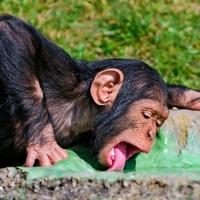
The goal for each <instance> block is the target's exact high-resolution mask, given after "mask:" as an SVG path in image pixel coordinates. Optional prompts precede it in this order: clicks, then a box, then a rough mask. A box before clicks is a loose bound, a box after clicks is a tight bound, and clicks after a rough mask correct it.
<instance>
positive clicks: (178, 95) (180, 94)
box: [167, 84, 200, 110]
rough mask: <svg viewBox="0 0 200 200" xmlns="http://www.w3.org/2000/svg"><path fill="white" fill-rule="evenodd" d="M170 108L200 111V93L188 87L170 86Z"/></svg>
mask: <svg viewBox="0 0 200 200" xmlns="http://www.w3.org/2000/svg"><path fill="white" fill-rule="evenodd" d="M167 87H168V98H169V99H168V105H169V107H170V108H171V107H177V108H185V109H190V110H200V91H198V90H192V89H190V88H187V87H186V86H181V85H172V84H168V85H167Z"/></svg>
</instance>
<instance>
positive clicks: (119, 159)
mask: <svg viewBox="0 0 200 200" xmlns="http://www.w3.org/2000/svg"><path fill="white" fill-rule="evenodd" d="M114 152H115V158H114V161H113V164H112V167H110V168H109V169H108V171H111V170H122V169H123V168H124V165H125V162H126V152H127V143H126V142H120V143H119V144H118V145H116V146H115V148H114Z"/></svg>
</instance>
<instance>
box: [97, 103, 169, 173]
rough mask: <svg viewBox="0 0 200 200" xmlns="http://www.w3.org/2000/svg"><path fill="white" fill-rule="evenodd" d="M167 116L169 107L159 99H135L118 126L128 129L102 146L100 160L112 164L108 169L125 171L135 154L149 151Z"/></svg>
mask: <svg viewBox="0 0 200 200" xmlns="http://www.w3.org/2000/svg"><path fill="white" fill-rule="evenodd" d="M167 117H168V108H167V107H166V106H165V105H164V104H161V103H159V102H158V101H154V100H150V99H143V100H139V101H137V102H134V103H133V104H132V106H131V107H130V109H129V110H128V112H127V114H126V116H125V117H122V121H121V122H120V123H119V127H116V128H120V126H124V127H126V128H125V129H124V130H123V131H122V132H120V133H119V134H118V135H116V136H115V137H114V138H112V140H111V141H108V142H107V143H106V144H105V145H104V146H103V148H102V149H101V151H100V153H99V162H100V163H101V164H103V165H106V166H108V167H110V168H109V170H122V169H123V167H124V165H125V162H126V161H127V160H128V159H129V158H130V157H132V156H133V155H134V154H135V153H138V152H144V153H148V152H149V151H150V149H151V147H152V145H153V142H154V139H155V136H156V132H157V131H158V130H159V128H160V126H161V125H162V124H163V123H164V121H165V120H166V119H167Z"/></svg>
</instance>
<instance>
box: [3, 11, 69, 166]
mask: <svg viewBox="0 0 200 200" xmlns="http://www.w3.org/2000/svg"><path fill="white" fill-rule="evenodd" d="M44 43H45V45H46V47H45V45H44ZM49 44H50V43H49ZM0 48H1V50H0V81H1V84H2V85H3V87H4V89H5V94H6V98H7V102H8V103H9V104H10V107H11V109H10V115H11V116H12V122H13V123H14V124H16V125H17V124H21V126H22V134H21V135H22V137H25V141H26V146H27V159H26V163H25V166H33V165H34V162H35V160H36V159H38V160H39V164H40V165H43V166H44V165H46V166H49V165H51V164H53V163H55V162H57V161H58V160H60V159H63V158H67V156H68V155H67V153H66V152H65V150H63V149H62V148H60V147H59V146H58V144H57V143H56V141H55V139H54V133H53V128H52V124H51V123H50V120H49V117H48V111H47V108H46V101H45V96H44V93H43V90H42V89H41V82H42V80H40V79H41V77H42V76H40V73H41V71H42V70H41V69H40V68H41V65H42V64H43V63H44V61H42V59H43V58H42V57H41V56H40V54H42V53H43V51H44V50H45V49H48V48H49V49H51V48H53V47H51V46H48V42H46V41H45V38H42V36H41V35H40V34H39V33H38V32H37V31H36V30H35V29H33V28H32V27H31V26H29V25H28V24H26V23H24V22H22V21H21V20H18V19H16V18H14V17H11V16H7V15H6V16H2V17H1V18H0ZM38 52H39V54H38ZM43 56H45V53H43ZM51 59H52V62H55V61H54V60H55V59H53V58H51ZM49 63H50V62H49ZM53 67H54V66H53ZM45 70H46V71H49V70H50V69H49V68H48V64H46V66H45ZM58 82H59V81H58ZM12 122H11V123H12Z"/></svg>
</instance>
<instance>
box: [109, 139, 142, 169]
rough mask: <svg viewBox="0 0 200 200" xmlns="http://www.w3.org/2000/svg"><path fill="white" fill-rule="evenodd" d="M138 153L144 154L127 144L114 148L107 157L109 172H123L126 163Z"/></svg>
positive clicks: (122, 143) (121, 143) (119, 144)
mask: <svg viewBox="0 0 200 200" xmlns="http://www.w3.org/2000/svg"><path fill="white" fill-rule="evenodd" d="M138 152H144V151H143V150H141V149H139V148H138V147H136V146H135V145H132V144H129V143H127V142H120V143H118V144H117V145H116V146H115V147H114V148H112V149H111V150H110V151H109V153H108V156H107V159H106V161H107V164H108V165H109V166H110V168H109V169H108V171H112V170H123V168H124V166H125V163H126V161H127V160H128V159H129V158H130V157H132V156H133V155H134V154H136V153H138Z"/></svg>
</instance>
